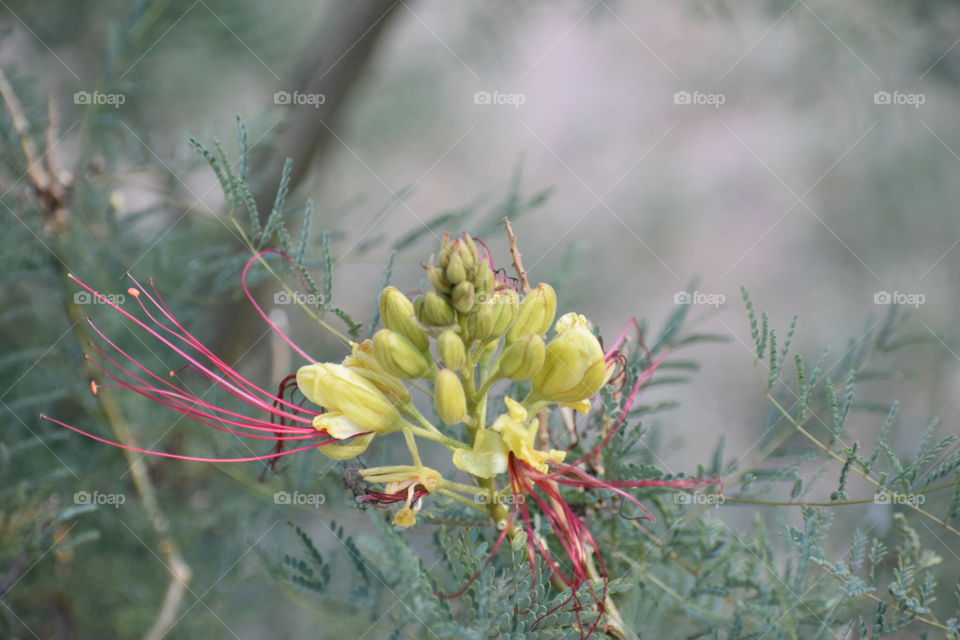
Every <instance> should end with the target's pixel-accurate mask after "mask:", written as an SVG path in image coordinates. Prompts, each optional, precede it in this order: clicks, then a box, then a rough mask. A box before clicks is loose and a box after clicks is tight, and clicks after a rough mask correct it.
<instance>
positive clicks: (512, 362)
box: [500, 333, 547, 380]
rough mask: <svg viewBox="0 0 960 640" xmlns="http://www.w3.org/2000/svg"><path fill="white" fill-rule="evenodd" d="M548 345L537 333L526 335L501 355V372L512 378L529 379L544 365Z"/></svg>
mask: <svg viewBox="0 0 960 640" xmlns="http://www.w3.org/2000/svg"><path fill="white" fill-rule="evenodd" d="M546 353H547V346H546V344H544V342H543V338H542V337H541V336H538V335H537V334H535V333H534V334H531V335H529V336H524V337H523V338H520V339H519V340H517V341H516V342H514V343H512V344H511V345H510V346H509V347H507V348H506V349H505V350H504V352H503V354H502V355H501V356H500V373H501V374H502V375H503V376H505V377H507V378H510V379H511V380H529V379H530V378H532V377H533V376H535V375H536V374H537V372H538V371H540V369H541V368H542V367H543V361H544V358H545V357H546Z"/></svg>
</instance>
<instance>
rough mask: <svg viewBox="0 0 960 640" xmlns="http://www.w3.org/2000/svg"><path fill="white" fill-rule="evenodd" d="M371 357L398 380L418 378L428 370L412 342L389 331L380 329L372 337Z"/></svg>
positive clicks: (421, 355)
mask: <svg viewBox="0 0 960 640" xmlns="http://www.w3.org/2000/svg"><path fill="white" fill-rule="evenodd" d="M373 356H374V357H375V358H376V359H377V362H378V363H379V364H380V366H381V367H383V369H384V371H386V372H387V373H389V374H390V375H394V376H397V377H398V378H420V377H423V375H424V374H426V372H427V370H428V369H429V368H430V363H429V362H428V361H427V359H426V358H424V357H423V353H422V352H420V351H419V350H418V349H417V348H416V347H415V346H414V345H413V343H412V342H410V341H409V340H407V339H406V338H404V337H403V336H402V335H400V334H399V333H397V332H395V331H390V329H381V330H380V331H377V333H376V334H375V335H374V336H373Z"/></svg>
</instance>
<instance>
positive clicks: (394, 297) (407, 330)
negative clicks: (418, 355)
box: [380, 287, 430, 351]
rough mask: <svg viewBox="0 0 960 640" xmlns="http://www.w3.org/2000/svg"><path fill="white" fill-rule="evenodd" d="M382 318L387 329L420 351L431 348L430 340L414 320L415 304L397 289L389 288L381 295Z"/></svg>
mask: <svg viewBox="0 0 960 640" xmlns="http://www.w3.org/2000/svg"><path fill="white" fill-rule="evenodd" d="M380 317H382V318H383V324H384V326H385V327H387V329H390V330H391V331H396V332H397V333H399V334H400V335H402V336H403V337H404V338H406V339H407V340H409V341H410V342H412V343H413V345H414V346H415V347H416V348H417V349H419V350H420V351H426V350H427V349H428V348H429V346H430V338H429V337H427V334H426V333H424V331H423V329H421V328H420V327H418V326H417V323H416V321H415V320H414V319H413V303H412V302H410V299H409V298H407V296H405V295H403V292H401V291H400V290H399V289H397V288H396V287H387V288H386V289H384V290H383V291H382V292H381V293H380Z"/></svg>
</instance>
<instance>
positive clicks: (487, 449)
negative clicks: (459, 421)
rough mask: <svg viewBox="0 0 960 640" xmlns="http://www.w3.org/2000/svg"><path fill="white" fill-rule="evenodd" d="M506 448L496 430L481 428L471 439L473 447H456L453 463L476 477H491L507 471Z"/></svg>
mask: <svg viewBox="0 0 960 640" xmlns="http://www.w3.org/2000/svg"><path fill="white" fill-rule="evenodd" d="M509 451H510V450H509V449H508V448H507V445H506V443H505V442H504V441H503V437H502V436H501V435H500V434H499V433H497V432H496V431H491V430H490V429H481V430H480V431H479V432H477V437H476V439H475V440H474V441H473V449H472V450H471V451H467V450H466V449H457V450H456V451H454V452H453V464H454V465H455V466H456V467H457V468H458V469H460V470H461V471H466V472H467V473H469V474H471V475H474V476H477V477H478V478H492V477H494V476H495V475H497V474H500V473H506V471H507V453H508V452H509Z"/></svg>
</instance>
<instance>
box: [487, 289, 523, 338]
mask: <svg viewBox="0 0 960 640" xmlns="http://www.w3.org/2000/svg"><path fill="white" fill-rule="evenodd" d="M492 302H493V304H494V306H495V307H496V308H497V321H496V322H494V323H493V329H492V330H491V331H490V335H492V336H497V337H499V336H502V335H503V334H505V333H506V332H507V329H509V328H510V325H512V324H513V321H514V320H516V318H517V312H518V311H519V310H520V294H518V293H517V292H516V291H514V290H513V289H504V290H503V291H497V292H496V293H495V294H493V298H492Z"/></svg>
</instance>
